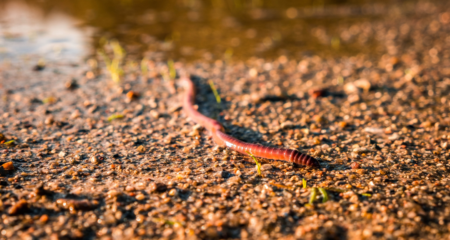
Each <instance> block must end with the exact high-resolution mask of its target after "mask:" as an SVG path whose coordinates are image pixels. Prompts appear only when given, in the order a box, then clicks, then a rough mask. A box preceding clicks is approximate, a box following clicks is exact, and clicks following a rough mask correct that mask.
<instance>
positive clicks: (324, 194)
mask: <svg viewBox="0 0 450 240" xmlns="http://www.w3.org/2000/svg"><path fill="white" fill-rule="evenodd" d="M319 191H320V193H321V194H322V196H323V199H322V202H323V203H324V202H327V201H328V194H327V190H325V189H323V188H319Z"/></svg>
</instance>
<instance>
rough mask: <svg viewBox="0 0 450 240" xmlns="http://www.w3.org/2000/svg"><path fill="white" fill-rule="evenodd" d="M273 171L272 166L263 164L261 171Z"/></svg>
mask: <svg viewBox="0 0 450 240" xmlns="http://www.w3.org/2000/svg"><path fill="white" fill-rule="evenodd" d="M271 169H273V166H272V164H263V165H261V170H264V171H266V170H271Z"/></svg>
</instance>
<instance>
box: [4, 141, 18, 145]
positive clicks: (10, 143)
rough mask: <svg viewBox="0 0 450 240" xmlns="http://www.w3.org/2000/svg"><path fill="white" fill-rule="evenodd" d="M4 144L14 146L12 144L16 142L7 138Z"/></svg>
mask: <svg viewBox="0 0 450 240" xmlns="http://www.w3.org/2000/svg"><path fill="white" fill-rule="evenodd" d="M4 144H5V145H6V146H14V144H16V142H15V141H14V140H9V141H7V142H5V143H4Z"/></svg>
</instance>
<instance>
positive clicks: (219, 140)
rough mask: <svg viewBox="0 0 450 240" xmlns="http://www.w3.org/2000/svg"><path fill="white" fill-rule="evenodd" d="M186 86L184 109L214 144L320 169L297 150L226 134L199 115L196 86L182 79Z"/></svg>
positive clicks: (216, 122) (217, 123)
mask: <svg viewBox="0 0 450 240" xmlns="http://www.w3.org/2000/svg"><path fill="white" fill-rule="evenodd" d="M181 81H182V83H183V84H184V85H185V88H186V93H185V98H184V99H183V108H184V110H185V112H186V114H187V115H188V116H189V117H190V118H191V119H192V120H193V121H194V122H196V123H198V124H200V125H202V126H204V127H205V128H206V129H208V131H209V132H210V134H211V136H212V137H213V140H214V142H215V143H216V144H217V145H219V146H225V147H228V148H230V149H232V150H234V151H236V152H240V153H242V154H247V152H249V153H251V154H253V155H255V156H257V157H261V158H268V159H275V160H283V161H288V162H293V163H296V164H300V165H304V166H309V167H315V168H319V167H320V164H319V162H318V161H317V160H316V159H315V158H313V157H311V156H308V155H306V154H303V153H301V152H299V151H297V150H291V149H280V148H273V147H265V146H261V145H257V144H252V143H246V142H243V141H240V140H238V139H236V138H233V137H232V136H230V135H228V134H226V133H225V131H224V128H223V127H222V125H221V124H220V123H219V122H218V121H216V120H214V119H211V118H208V117H206V116H205V115H203V114H201V113H199V112H198V111H197V110H196V109H195V108H194V102H195V85H194V83H193V82H192V81H191V80H190V79H189V78H187V77H184V78H182V79H181Z"/></svg>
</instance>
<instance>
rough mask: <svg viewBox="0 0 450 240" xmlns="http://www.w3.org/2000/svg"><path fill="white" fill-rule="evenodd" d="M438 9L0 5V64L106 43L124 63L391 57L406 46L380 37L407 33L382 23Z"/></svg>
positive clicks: (138, 1) (193, 1)
mask: <svg viewBox="0 0 450 240" xmlns="http://www.w3.org/2000/svg"><path fill="white" fill-rule="evenodd" d="M447 2H448V1H414V0H405V1H390V0H370V1H369V0H305V1H292V0H277V1H270V0H247V1H244V0H165V1H159V0H158V1H156V0H155V1H153V0H150V1H149V0H118V1H110V0H74V1H59V0H3V1H1V2H0V60H5V59H8V60H11V59H17V58H24V57H25V58H26V57H27V56H30V55H42V54H45V58H46V59H51V58H61V57H64V58H69V59H72V58H73V59H76V58H79V57H87V56H89V55H92V54H94V53H95V52H96V51H97V50H96V49H98V48H101V47H102V45H103V44H104V43H105V41H107V40H110V39H116V40H117V41H118V42H119V43H120V44H121V45H122V46H123V47H124V48H125V50H126V52H127V53H128V55H129V56H134V57H136V58H142V57H148V58H152V59H155V60H163V61H166V60H168V59H175V60H177V61H195V60H203V61H204V60H206V61H213V60H215V59H248V58H250V57H262V58H267V59H271V58H276V57H278V56H280V55H284V56H287V57H289V58H299V57H301V56H302V55H319V56H333V55H335V56H343V55H356V54H361V53H363V54H364V53H370V54H372V55H380V54H386V53H388V54H392V55H395V54H398V51H399V50H398V47H396V45H398V44H402V46H403V47H405V46H404V45H408V44H409V45H412V44H414V41H413V40H414V39H411V41H403V42H401V43H398V42H397V43H396V42H395V36H394V38H392V37H389V36H390V35H395V34H402V33H408V32H412V31H411V28H412V26H411V25H408V24H405V25H400V27H396V28H395V29H390V26H389V22H388V23H386V19H389V20H390V21H392V22H393V23H394V22H396V21H402V19H404V18H414V17H416V16H422V17H423V16H424V15H425V16H426V15H427V14H428V15H429V14H434V13H436V12H439V10H438V9H439V8H442V7H448V3H447ZM444 10H445V8H444ZM380 21H383V24H381V23H380ZM438 24H440V23H439V22H438ZM395 25H396V26H398V25H399V24H398V22H397V23H396V24H395ZM392 39H394V41H392ZM389 41H390V42H389Z"/></svg>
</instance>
